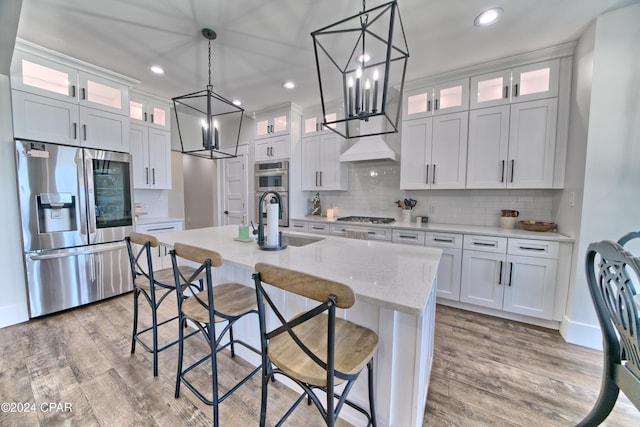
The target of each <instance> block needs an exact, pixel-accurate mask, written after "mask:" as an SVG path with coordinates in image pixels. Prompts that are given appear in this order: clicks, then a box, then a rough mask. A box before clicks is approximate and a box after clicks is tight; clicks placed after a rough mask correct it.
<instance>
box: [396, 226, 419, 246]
mask: <svg viewBox="0 0 640 427" xmlns="http://www.w3.org/2000/svg"><path fill="white" fill-rule="evenodd" d="M391 240H392V241H393V243H405V244H408V245H419V246H424V231H413V230H393V234H392V236H391Z"/></svg>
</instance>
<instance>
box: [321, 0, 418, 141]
mask: <svg viewBox="0 0 640 427" xmlns="http://www.w3.org/2000/svg"><path fill="white" fill-rule="evenodd" d="M311 37H312V38H313V47H314V53H315V59H316V68H317V72H318V84H319V87H320V102H321V104H322V112H323V117H325V120H324V121H323V125H324V126H325V127H327V128H328V129H331V130H333V131H334V132H336V133H338V134H339V135H341V136H342V137H343V138H360V137H364V136H373V135H381V134H386V133H395V132H398V122H399V119H400V111H401V105H402V103H401V99H402V91H403V89H404V79H405V73H406V69H407V60H408V58H409V49H408V47H407V40H406V37H405V34H404V28H403V26H402V20H401V19H400V11H399V9H398V4H397V2H396V1H392V2H389V3H385V4H382V5H380V6H377V7H374V8H371V9H369V10H367V9H366V2H365V1H364V0H363V2H362V11H361V12H360V13H358V14H356V15H353V16H351V17H349V18H346V19H343V20H341V21H339V22H336V23H335V24H331V25H329V26H326V27H324V28H321V29H319V30H316V31H314V32H312V33H311ZM336 101H337V102H338V103H339V104H341V105H342V108H341V109H340V113H339V114H338V116H337V117H336V118H335V119H333V118H332V119H331V120H327V119H326V117H327V108H326V107H325V105H326V104H328V103H332V102H336Z"/></svg>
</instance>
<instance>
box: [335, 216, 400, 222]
mask: <svg viewBox="0 0 640 427" xmlns="http://www.w3.org/2000/svg"><path fill="white" fill-rule="evenodd" d="M337 221H345V222H362V223H366V224H389V223H392V222H394V221H395V219H393V218H379V217H375V216H343V217H341V218H338V219H337Z"/></svg>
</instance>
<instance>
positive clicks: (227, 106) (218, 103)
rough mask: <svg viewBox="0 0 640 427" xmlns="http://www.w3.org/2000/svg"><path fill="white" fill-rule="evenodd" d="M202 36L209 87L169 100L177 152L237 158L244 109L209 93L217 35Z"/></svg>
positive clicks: (209, 30)
mask: <svg viewBox="0 0 640 427" xmlns="http://www.w3.org/2000/svg"><path fill="white" fill-rule="evenodd" d="M202 35H203V36H204V37H205V38H206V39H208V40H209V84H208V85H207V87H206V89H204V90H201V91H199V92H194V93H189V94H186V95H182V96H177V97H175V98H173V99H172V100H173V109H174V112H175V116H176V125H177V128H178V136H179V137H180V146H181V151H182V153H184V154H191V155H194V156H198V157H204V158H207V159H214V160H215V159H225V158H233V157H237V156H238V144H239V142H240V129H241V127H242V117H243V115H244V109H243V108H241V107H239V106H237V105H235V104H233V102H231V101H229V100H228V99H226V98H224V97H222V96H221V95H218V94H217V93H215V92H214V91H213V86H212V85H211V40H215V39H216V37H217V35H216V32H215V31H213V30H211V29H208V28H204V29H203V30H202Z"/></svg>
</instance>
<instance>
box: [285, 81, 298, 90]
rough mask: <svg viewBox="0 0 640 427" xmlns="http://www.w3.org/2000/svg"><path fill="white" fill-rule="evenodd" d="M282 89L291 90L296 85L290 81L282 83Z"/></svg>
mask: <svg viewBox="0 0 640 427" xmlns="http://www.w3.org/2000/svg"><path fill="white" fill-rule="evenodd" d="M282 87H283V88H285V89H293V88H294V87H296V84H295V83H294V82H292V81H288V82H284V83H282Z"/></svg>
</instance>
